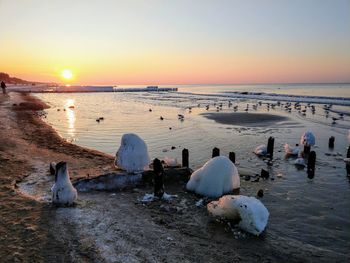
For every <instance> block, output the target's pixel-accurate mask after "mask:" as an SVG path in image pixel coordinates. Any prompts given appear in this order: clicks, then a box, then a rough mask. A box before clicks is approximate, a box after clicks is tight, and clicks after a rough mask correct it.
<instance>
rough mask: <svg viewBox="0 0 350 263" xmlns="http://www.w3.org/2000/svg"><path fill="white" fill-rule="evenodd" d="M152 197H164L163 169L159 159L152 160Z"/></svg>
mask: <svg viewBox="0 0 350 263" xmlns="http://www.w3.org/2000/svg"><path fill="white" fill-rule="evenodd" d="M153 171H154V196H156V197H158V198H162V197H163V195H164V168H163V165H162V163H161V162H160V160H159V159H157V158H156V159H154V160H153Z"/></svg>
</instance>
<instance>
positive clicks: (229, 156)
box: [228, 152, 236, 164]
mask: <svg viewBox="0 0 350 263" xmlns="http://www.w3.org/2000/svg"><path fill="white" fill-rule="evenodd" d="M228 158H229V159H230V160H231V162H233V163H234V164H235V163H236V154H235V152H230V153H229V154H228Z"/></svg>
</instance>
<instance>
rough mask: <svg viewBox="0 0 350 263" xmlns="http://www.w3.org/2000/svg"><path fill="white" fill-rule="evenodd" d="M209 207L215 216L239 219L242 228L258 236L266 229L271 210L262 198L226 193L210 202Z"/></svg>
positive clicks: (211, 213)
mask: <svg viewBox="0 0 350 263" xmlns="http://www.w3.org/2000/svg"><path fill="white" fill-rule="evenodd" d="M207 209H208V212H209V214H210V215H212V216H214V217H218V218H222V219H226V220H234V221H239V223H238V226H239V227H240V228H241V229H243V230H245V231H247V232H249V233H251V234H253V235H257V236H258V235H260V234H261V233H262V232H263V231H264V229H265V228H266V225H267V222H268V219H269V211H268V210H267V209H266V207H265V206H264V205H263V203H261V202H260V200H258V199H256V198H255V197H249V196H244V195H225V196H223V197H221V198H220V199H219V200H218V201H212V202H210V203H209V204H208V205H207Z"/></svg>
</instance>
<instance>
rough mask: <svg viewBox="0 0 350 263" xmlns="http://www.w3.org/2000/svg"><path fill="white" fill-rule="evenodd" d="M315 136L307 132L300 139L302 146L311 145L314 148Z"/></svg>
mask: <svg viewBox="0 0 350 263" xmlns="http://www.w3.org/2000/svg"><path fill="white" fill-rule="evenodd" d="M315 141H316V139H315V135H314V134H313V133H312V132H311V131H306V132H304V134H303V135H302V136H301V138H300V144H301V145H309V146H314V145H315Z"/></svg>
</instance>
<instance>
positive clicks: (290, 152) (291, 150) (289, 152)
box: [284, 143, 300, 157]
mask: <svg viewBox="0 0 350 263" xmlns="http://www.w3.org/2000/svg"><path fill="white" fill-rule="evenodd" d="M284 151H285V152H286V156H287V157H288V156H295V155H298V154H299V152H300V149H299V147H291V146H290V145H289V144H288V143H286V144H285V145H284Z"/></svg>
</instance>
